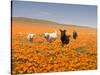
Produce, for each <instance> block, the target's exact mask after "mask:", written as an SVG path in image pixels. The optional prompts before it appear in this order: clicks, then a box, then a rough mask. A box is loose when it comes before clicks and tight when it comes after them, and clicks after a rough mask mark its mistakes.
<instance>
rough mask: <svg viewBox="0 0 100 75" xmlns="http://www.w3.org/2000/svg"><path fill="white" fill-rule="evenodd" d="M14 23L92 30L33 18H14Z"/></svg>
mask: <svg viewBox="0 0 100 75" xmlns="http://www.w3.org/2000/svg"><path fill="white" fill-rule="evenodd" d="M12 21H13V22H23V23H24V22H28V23H37V24H38V25H40V24H44V25H47V24H49V25H57V26H58V25H59V26H63V27H78V28H92V27H87V26H80V25H72V24H60V23H57V22H53V21H48V20H43V19H32V18H25V17H12Z"/></svg>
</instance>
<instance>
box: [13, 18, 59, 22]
mask: <svg viewBox="0 0 100 75" xmlns="http://www.w3.org/2000/svg"><path fill="white" fill-rule="evenodd" d="M12 21H18V22H33V23H45V24H46V23H49V24H58V23H56V22H53V21H48V20H42V19H31V18H25V17H12Z"/></svg>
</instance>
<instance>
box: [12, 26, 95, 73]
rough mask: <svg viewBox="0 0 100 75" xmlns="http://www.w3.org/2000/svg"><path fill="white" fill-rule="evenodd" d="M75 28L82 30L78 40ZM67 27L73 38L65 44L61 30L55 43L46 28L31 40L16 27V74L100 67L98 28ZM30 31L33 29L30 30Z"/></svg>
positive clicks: (13, 45)
mask: <svg viewBox="0 0 100 75" xmlns="http://www.w3.org/2000/svg"><path fill="white" fill-rule="evenodd" d="M20 27H21V26H20ZM22 27H23V26H22ZM26 28H27V27H26ZM13 29H14V28H13ZM27 29H28V28H27ZM74 29H76V31H77V33H78V38H77V39H73V38H72V34H71V33H72V31H73V30H74ZM16 30H18V28H17V29H16ZM66 30H68V31H67V33H69V34H70V35H71V38H70V42H69V44H67V45H64V46H63V47H62V46H61V40H60V32H59V30H58V31H57V32H58V37H57V39H56V40H55V41H53V42H51V43H49V42H48V41H47V40H46V39H45V38H44V37H43V35H41V34H42V33H43V32H42V31H41V33H38V32H37V33H38V35H37V36H34V37H33V41H32V42H30V41H28V40H27V39H26V37H27V34H18V31H16V32H14V31H15V30H12V31H13V34H12V51H11V53H12V59H11V62H12V63H11V65H12V73H13V74H31V73H48V72H67V71H81V70H95V69H97V32H96V29H92V28H78V27H76V28H74V27H70V29H68V28H67V27H66ZM20 31H21V30H20ZM24 31H25V30H24ZM28 31H30V29H28V30H26V32H28ZM37 31H40V30H37ZM22 32H23V30H22ZM67 33H66V34H67Z"/></svg>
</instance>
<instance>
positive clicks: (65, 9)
mask: <svg viewBox="0 0 100 75" xmlns="http://www.w3.org/2000/svg"><path fill="white" fill-rule="evenodd" d="M12 17H26V18H32V19H43V20H49V21H54V22H57V23H61V24H73V25H80V26H89V27H96V26H97V6H92V5H75V4H58V3H43V2H30V1H29V2H28V1H13V3H12Z"/></svg>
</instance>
